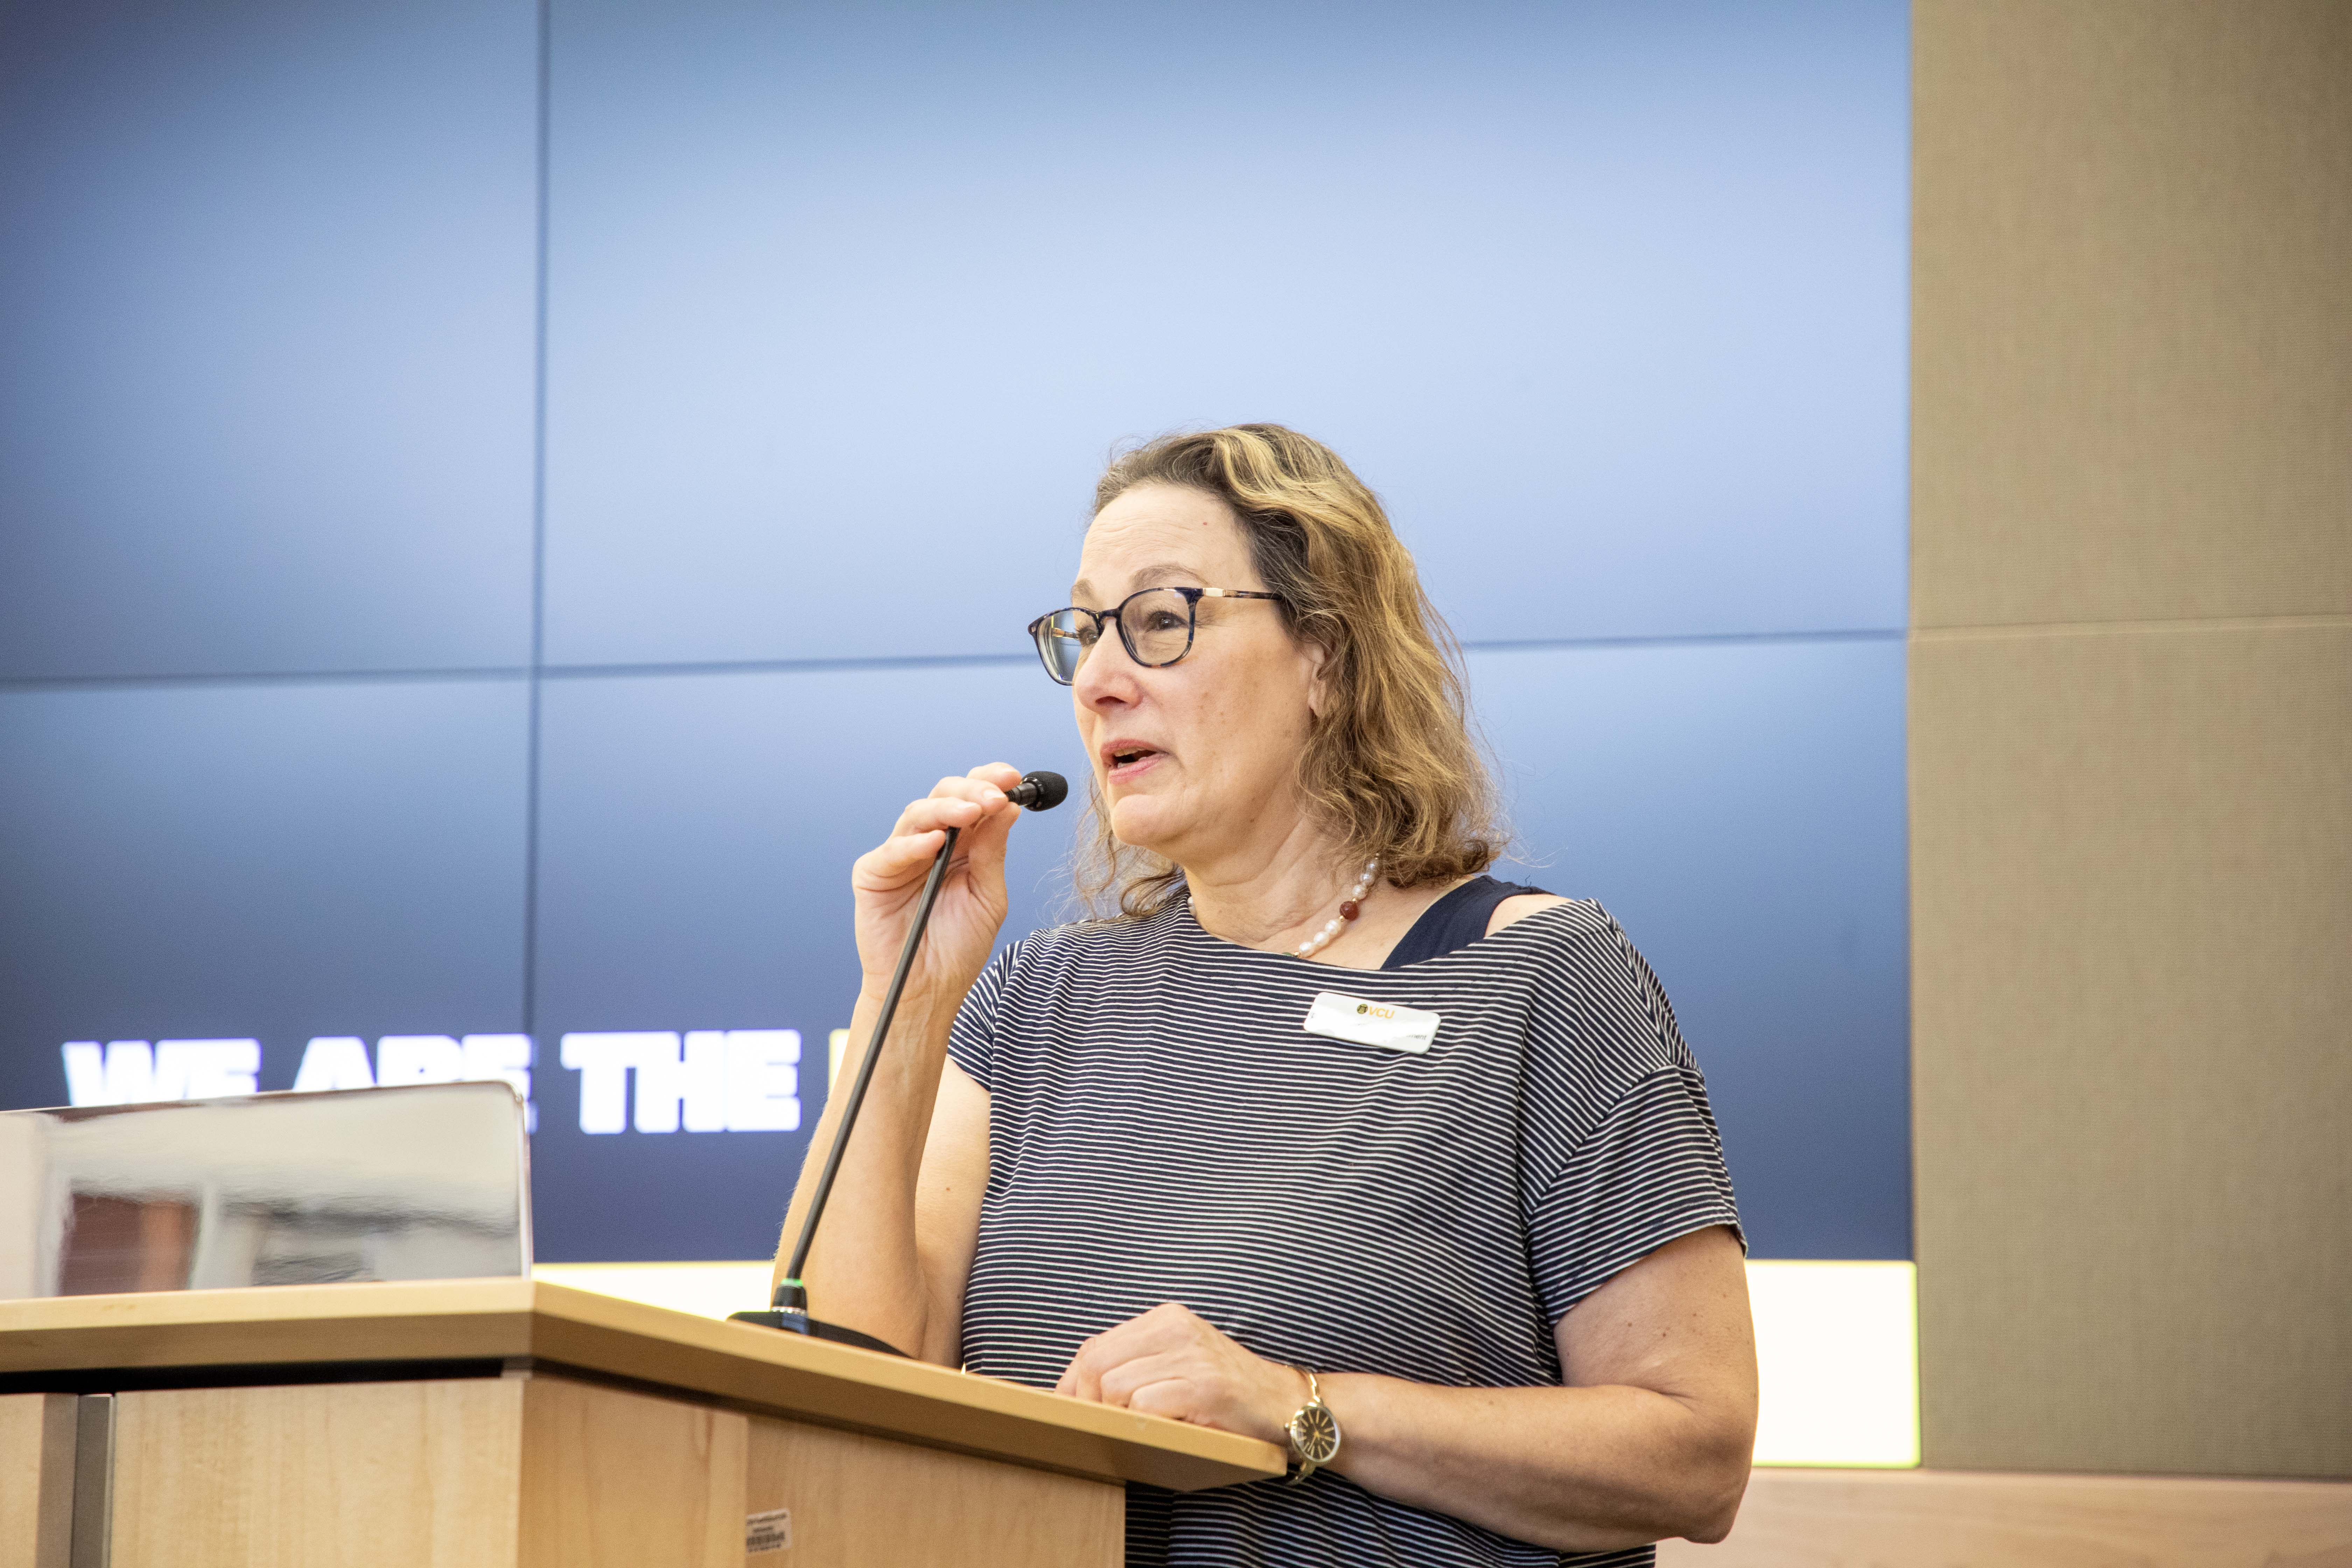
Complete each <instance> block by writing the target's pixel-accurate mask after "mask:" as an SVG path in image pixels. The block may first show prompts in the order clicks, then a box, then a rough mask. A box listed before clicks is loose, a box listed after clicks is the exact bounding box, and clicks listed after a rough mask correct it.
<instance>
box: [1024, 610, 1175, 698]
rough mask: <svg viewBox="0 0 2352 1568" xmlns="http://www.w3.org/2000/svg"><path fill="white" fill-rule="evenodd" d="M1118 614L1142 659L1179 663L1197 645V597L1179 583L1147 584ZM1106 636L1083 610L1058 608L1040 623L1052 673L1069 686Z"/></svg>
mask: <svg viewBox="0 0 2352 1568" xmlns="http://www.w3.org/2000/svg"><path fill="white" fill-rule="evenodd" d="M1112 614H1114V615H1116V616H1117V617H1118V624H1119V629H1120V631H1121V633H1122V634H1123V635H1124V637H1125V639H1126V642H1127V651H1128V653H1129V656H1130V657H1131V658H1134V660H1135V662H1136V663H1138V664H1141V665H1163V664H1173V663H1174V662H1176V660H1178V659H1180V658H1183V657H1184V651H1185V649H1186V648H1188V647H1191V646H1192V600H1191V599H1189V598H1187V597H1186V596H1185V595H1182V594H1180V593H1178V592H1177V591H1176V590H1175V589H1173V588H1146V589H1145V590H1143V592H1141V593H1139V594H1135V595H1130V596H1129V598H1128V599H1127V601H1126V602H1125V603H1124V604H1122V605H1119V606H1118V609H1117V610H1116V611H1115V612H1112ZM1104 618H1105V619H1109V618H1110V616H1105V617H1104ZM1099 637H1101V629H1100V626H1099V624H1098V623H1097V621H1096V619H1095V617H1094V616H1090V615H1087V613H1086V612H1085V611H1083V610H1076V609H1068V610H1057V611H1055V613H1054V614H1053V615H1050V616H1046V617H1045V620H1043V621H1042V622H1040V623H1039V624H1038V626H1037V652H1038V655H1039V656H1040V657H1041V658H1044V659H1045V669H1046V673H1048V674H1050V675H1051V676H1053V678H1054V679H1056V680H1058V681H1060V682H1062V683H1063V684H1064V685H1065V686H1066V685H1068V684H1069V683H1070V682H1071V681H1073V680H1076V679H1077V678H1078V667H1079V666H1080V665H1082V664H1084V663H1085V662H1086V658H1087V654H1089V653H1091V652H1093V651H1094V646H1095V643H1096V641H1097V639H1098V638H1099Z"/></svg>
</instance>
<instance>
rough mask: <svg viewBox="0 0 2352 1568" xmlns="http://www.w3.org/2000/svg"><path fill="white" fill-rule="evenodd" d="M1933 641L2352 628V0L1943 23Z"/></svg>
mask: <svg viewBox="0 0 2352 1568" xmlns="http://www.w3.org/2000/svg"><path fill="white" fill-rule="evenodd" d="M1913 58H1914V98H1913V238H1914V245H1913V263H1912V290H1913V295H1912V390H1913V432H1912V443H1913V449H1912V507H1913V519H1912V542H1911V548H1912V560H1913V579H1912V581H1913V588H1912V615H1913V624H1914V625H1915V626H1923V627H1925V626H1977V625H2012V624H2023V623H2046V622H2074V621H2112V620H2136V619H2148V620H2162V619H2176V618H2182V617H2205V616H2269V615H2311V614H2330V613H2334V614H2341V613H2345V612H2347V611H2352V521H2347V507H2352V436H2347V433H2352V91H2347V88H2346V84H2347V82H2352V5H2347V4H2345V3H2344V0H1917V3H1916V5H1914V7H1913Z"/></svg>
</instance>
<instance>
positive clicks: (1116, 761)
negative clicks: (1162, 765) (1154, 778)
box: [1103, 741, 1166, 780]
mask: <svg viewBox="0 0 2352 1568" xmlns="http://www.w3.org/2000/svg"><path fill="white" fill-rule="evenodd" d="M1165 754H1166V753H1165V752H1161V751H1160V749H1159V748H1158V747H1156V746H1146V745H1141V744H1136V743H1129V742H1124V741H1120V742H1113V743H1112V744H1110V745H1108V746H1105V747H1104V748H1103V761H1104V762H1105V763H1108V768H1107V769H1106V770H1105V773H1106V776H1107V777H1108V778H1112V779H1118V780H1126V779H1131V778H1133V777H1135V776H1136V775H1137V774H1138V773H1141V772H1143V770H1144V769H1146V768H1148V767H1150V765H1151V764H1152V763H1155V762H1158V761H1159V760H1160V757H1162V756H1163V755H1165Z"/></svg>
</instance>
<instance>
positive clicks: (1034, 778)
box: [1004, 768, 1070, 811]
mask: <svg viewBox="0 0 2352 1568" xmlns="http://www.w3.org/2000/svg"><path fill="white" fill-rule="evenodd" d="M1004 798H1005V799H1007V800H1009V801H1011V802H1012V803H1013V805H1025V806H1027V807H1028V808H1029V809H1030V810H1032V811H1051V810H1053V809H1054V808H1055V806H1057V805H1061V804H1062V803H1063V802H1064V801H1066V800H1067V799H1069V798H1070V781H1069V780H1067V779H1066V778H1064V777H1063V776H1062V775H1061V774H1059V773H1047V772H1045V770H1044V769H1043V768H1040V769H1039V770H1037V772H1035V773H1024V774H1022V775H1021V782H1020V783H1019V784H1014V785H1013V787H1012V788H1011V789H1009V790H1006V791H1005V792H1004Z"/></svg>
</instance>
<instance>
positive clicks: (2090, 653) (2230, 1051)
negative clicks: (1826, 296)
mask: <svg viewBox="0 0 2352 1568" xmlns="http://www.w3.org/2000/svg"><path fill="white" fill-rule="evenodd" d="M1911 680H1912V689H1911V769H1912V777H1911V790H1912V866H1913V872H1912V876H1913V959H1912V963H1913V1061H1914V1109H1915V1131H1914V1149H1915V1158H1916V1169H1917V1178H1918V1179H1917V1200H1916V1202H1917V1231H1916V1237H1917V1255H1918V1262H1919V1341H1920V1383H1921V1393H1922V1410H1921V1416H1922V1436H1923V1439H1924V1450H1925V1455H1926V1458H1927V1463H1928V1464H1929V1465H1931V1466H1950V1467H1959V1468H2012V1469H2051V1470H2067V1469H2071V1470H2108V1471H2115V1470H2122V1471H2129V1470H2140V1471H2173V1472H2188V1473H2207V1474H2217V1475H2274V1476H2345V1475H2352V1227H2347V1221H2346V1215H2347V1214H2352V1136H2347V1129H2352V623H2337V624H2332V625H2306V626H2293V625H2274V626H2260V627H2253V628H2244V627H2236V628H2231V627H2220V628H2214V627H2207V628H2185V627H2184V628H2177V629H2166V630H2161V631H2111V632H2095V633H2087V634H2082V635H2072V636H2057V635H2048V634H2030V635H2027V634H1947V635H1942V636H1938V635H1934V634H1924V635H1922V636H1920V637H1916V638H1915V641H1914V644H1913V648H1912V666H1911Z"/></svg>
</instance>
